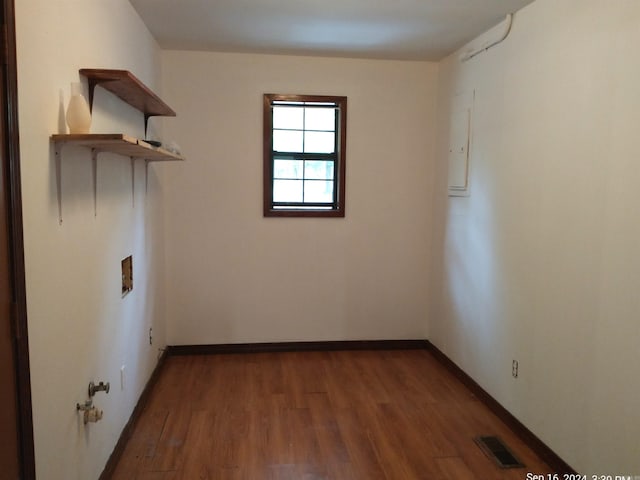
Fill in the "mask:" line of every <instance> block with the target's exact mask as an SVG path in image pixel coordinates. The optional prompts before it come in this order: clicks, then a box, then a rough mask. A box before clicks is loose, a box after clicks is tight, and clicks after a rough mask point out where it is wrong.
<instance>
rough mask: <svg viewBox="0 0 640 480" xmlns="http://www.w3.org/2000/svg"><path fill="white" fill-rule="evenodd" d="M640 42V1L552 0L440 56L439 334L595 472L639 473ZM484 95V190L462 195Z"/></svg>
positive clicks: (480, 156)
mask: <svg viewBox="0 0 640 480" xmlns="http://www.w3.org/2000/svg"><path fill="white" fill-rule="evenodd" d="M482 40H483V39H482V38H481V39H478V41H477V42H476V43H482ZM638 44H640V3H639V2H637V1H635V0H626V1H625V0H620V1H616V2H602V1H600V0H566V1H563V2H557V1H555V0H538V1H536V2H534V3H533V4H531V5H530V6H529V7H527V8H525V9H524V10H522V11H520V12H518V14H517V15H516V16H515V20H514V24H513V30H512V33H511V35H510V36H509V37H508V39H507V40H506V41H505V42H504V43H502V44H500V45H498V46H496V47H495V48H493V49H491V50H490V51H488V52H486V53H483V54H481V55H479V56H477V57H476V58H474V59H472V60H470V61H468V62H466V63H464V64H460V63H459V61H458V57H457V55H456V54H454V55H452V56H451V57H449V58H447V59H446V60H445V61H443V62H442V63H441V75H440V85H441V86H442V87H441V89H440V95H439V104H440V108H439V111H440V115H439V124H440V126H441V130H440V135H439V138H440V139H441V141H440V142H439V145H438V149H437V150H438V155H437V157H438V167H437V174H436V178H437V179H438V185H437V187H436V190H437V199H438V200H437V202H436V213H435V216H436V219H437V222H438V223H439V224H440V225H441V229H440V231H439V233H438V234H437V235H436V238H437V240H436V241H435V242H434V249H433V253H434V255H433V258H434V264H433V267H434V278H438V279H439V280H438V281H435V282H434V288H433V290H432V293H433V300H434V303H433V309H432V316H431V322H430V339H431V341H432V342H433V343H434V344H435V345H437V346H438V347H439V348H441V349H442V350H443V351H444V352H445V353H446V354H447V355H448V356H449V357H451V358H452V359H453V360H454V361H455V362H457V363H458V364H459V365H460V366H461V367H462V368H463V369H464V370H465V371H466V372H468V373H469V374H470V375H471V376H472V377H473V378H474V379H475V380H476V381H478V382H479V383H480V384H481V385H482V386H483V387H484V388H485V389H486V390H488V392H489V393H490V394H492V395H493V396H494V397H495V398H496V399H497V400H498V401H499V402H501V403H502V404H503V405H504V406H505V407H506V408H507V409H509V410H510V411H511V412H512V413H513V414H514V415H516V416H517V417H518V418H519V419H520V420H521V421H522V422H523V423H524V424H525V425H526V426H527V427H528V428H530V429H531V430H532V431H533V432H534V433H535V434H536V435H538V436H539V437H540V438H541V439H542V440H543V441H544V442H546V443H547V444H548V445H549V446H550V447H551V448H552V449H554V450H555V451H556V452H557V453H558V454H559V455H560V456H561V457H562V458H563V459H565V460H566V461H567V462H568V463H569V464H570V465H572V466H573V467H574V468H576V469H577V470H578V471H580V472H584V473H601V474H609V475H616V474H636V475H638V474H640V442H639V441H638V439H639V438H640V417H639V414H638V405H640V382H639V381H638V365H640V348H639V347H638V339H639V338H640V322H639V321H638V312H639V311H640V300H639V299H640V296H639V295H638V292H637V289H638V285H640V256H639V255H638V253H637V246H638V244H639V243H640V223H639V222H638V207H637V206H638V205H639V204H640V193H639V190H638V185H639V184H640V168H638V165H637V159H638V148H637V138H638V126H639V125H640V88H639V87H638V86H639V85H640V63H639V62H638V61H637V59H638V56H637V45H638ZM474 90H475V92H476V100H475V105H474V109H475V110H474V118H473V139H472V146H471V180H470V182H471V186H470V188H471V190H470V196H469V197H468V198H447V196H446V171H447V170H446V159H447V150H446V148H447V145H446V139H447V138H448V132H447V128H448V124H449V112H450V103H451V101H452V99H453V97H454V96H455V95H456V94H460V93H465V92H473V91H474ZM512 359H517V360H519V362H520V363H519V373H520V375H519V378H518V379H513V378H512V377H511V362H512Z"/></svg>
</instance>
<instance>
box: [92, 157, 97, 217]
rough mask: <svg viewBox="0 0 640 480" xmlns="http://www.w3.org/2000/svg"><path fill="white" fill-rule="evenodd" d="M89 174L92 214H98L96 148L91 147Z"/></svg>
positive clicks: (95, 215)
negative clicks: (91, 181)
mask: <svg viewBox="0 0 640 480" xmlns="http://www.w3.org/2000/svg"><path fill="white" fill-rule="evenodd" d="M91 176H92V178H93V216H94V217H97V216H98V150H96V149H95V148H92V149H91Z"/></svg>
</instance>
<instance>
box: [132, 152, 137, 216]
mask: <svg viewBox="0 0 640 480" xmlns="http://www.w3.org/2000/svg"><path fill="white" fill-rule="evenodd" d="M131 208H136V159H135V157H131Z"/></svg>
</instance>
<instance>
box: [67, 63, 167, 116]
mask: <svg viewBox="0 0 640 480" xmlns="http://www.w3.org/2000/svg"><path fill="white" fill-rule="evenodd" d="M80 74H81V75H83V76H85V77H87V80H88V81H89V107H90V108H92V107H93V91H94V89H95V87H96V85H100V86H101V87H102V88H104V89H106V90H108V91H110V92H111V93H113V94H114V95H116V96H117V97H118V98H120V99H122V100H123V101H125V102H126V103H128V104H129V105H131V106H132V107H134V108H136V109H138V110H140V111H141V112H142V113H144V115H145V117H153V116H164V117H175V116H176V112H174V111H173V110H172V109H171V108H170V107H169V105H167V104H166V103H164V102H163V101H162V100H161V99H160V97H158V96H157V95H156V94H155V93H153V92H152V91H151V90H149V88H148V87H147V86H146V85H145V84H143V83H142V82H141V81H140V80H138V79H137V78H136V77H135V76H134V75H133V74H132V73H131V72H130V71H128V70H108V69H103V68H82V69H80Z"/></svg>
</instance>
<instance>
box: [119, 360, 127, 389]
mask: <svg viewBox="0 0 640 480" xmlns="http://www.w3.org/2000/svg"><path fill="white" fill-rule="evenodd" d="M126 367H127V366H126V365H122V366H121V367H120V390H124V371H125V368H126Z"/></svg>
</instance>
